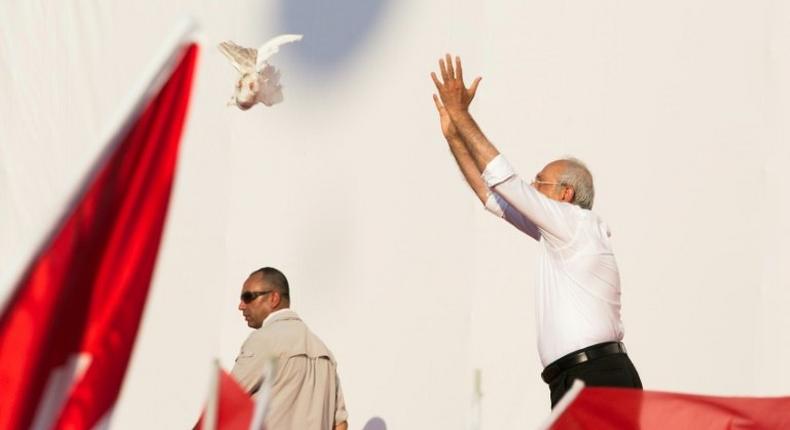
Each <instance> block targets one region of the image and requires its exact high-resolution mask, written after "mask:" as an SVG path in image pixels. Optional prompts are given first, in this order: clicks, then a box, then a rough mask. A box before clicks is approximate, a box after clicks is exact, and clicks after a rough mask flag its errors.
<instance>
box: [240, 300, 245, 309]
mask: <svg viewBox="0 0 790 430" xmlns="http://www.w3.org/2000/svg"><path fill="white" fill-rule="evenodd" d="M239 310H240V311H243V310H244V302H243V301H241V300H239Z"/></svg>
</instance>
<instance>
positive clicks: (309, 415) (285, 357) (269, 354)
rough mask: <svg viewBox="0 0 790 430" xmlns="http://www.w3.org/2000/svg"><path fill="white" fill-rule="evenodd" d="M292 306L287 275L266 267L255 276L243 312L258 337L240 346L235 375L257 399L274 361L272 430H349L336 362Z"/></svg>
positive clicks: (241, 304)
mask: <svg viewBox="0 0 790 430" xmlns="http://www.w3.org/2000/svg"><path fill="white" fill-rule="evenodd" d="M290 301H291V300H290V291H289V287H288V280H287V279H286V278H285V275H283V273H282V272H280V271H279V270H277V269H275V268H272V267H264V268H261V269H258V270H256V271H254V272H252V273H251V274H250V276H249V277H248V278H247V280H246V281H245V282H244V285H243V286H242V289H241V296H240V301H239V310H240V311H241V312H242V315H243V316H244V319H245V321H247V325H248V326H250V327H251V328H254V329H255V331H254V332H252V333H251V334H250V336H249V337H248V338H247V340H246V341H245V342H244V344H243V345H242V346H241V352H240V353H239V356H238V357H236V364H235V366H233V370H232V371H231V374H232V375H233V376H234V377H235V378H236V379H237V380H238V381H239V383H240V384H241V386H242V387H244V389H246V390H247V391H248V392H249V393H250V394H251V395H255V394H256V393H257V392H258V390H259V389H260V387H261V384H262V382H263V372H264V366H265V364H266V363H267V362H268V361H269V360H271V359H274V361H275V372H274V375H275V376H274V381H273V383H272V391H271V400H270V404H269V411H268V413H267V415H266V418H265V423H266V428H267V429H270V430H289V429H304V430H313V429H314V430H346V429H347V428H348V424H347V422H346V420H347V418H348V413H347V412H346V404H345V400H344V398H343V391H342V389H341V388H340V379H339V378H338V376H337V362H336V361H335V357H334V356H333V355H332V352H330V351H329V348H327V347H326V345H324V343H323V342H322V341H321V339H319V338H318V337H317V336H316V335H315V334H313V332H311V331H310V330H309V329H308V328H307V325H305V323H304V322H302V320H301V319H300V318H299V315H297V314H296V312H294V311H292V310H291V309H290V308H289V306H290Z"/></svg>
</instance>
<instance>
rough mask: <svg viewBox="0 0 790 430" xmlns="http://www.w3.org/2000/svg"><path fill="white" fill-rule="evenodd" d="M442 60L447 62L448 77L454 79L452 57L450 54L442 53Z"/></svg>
mask: <svg viewBox="0 0 790 430" xmlns="http://www.w3.org/2000/svg"><path fill="white" fill-rule="evenodd" d="M444 61H445V62H446V63H447V76H449V77H450V79H455V73H454V72H453V58H452V57H450V54H444Z"/></svg>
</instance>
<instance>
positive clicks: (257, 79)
mask: <svg viewBox="0 0 790 430" xmlns="http://www.w3.org/2000/svg"><path fill="white" fill-rule="evenodd" d="M301 39H302V35H301V34H283V35H280V36H277V37H274V38H272V39H271V40H269V41H268V42H266V43H264V44H263V46H261V47H260V48H258V49H253V48H244V47H241V46H239V45H236V44H235V43H233V42H231V41H228V42H222V43H220V44H219V46H218V48H219V50H220V52H222V53H223V54H225V56H226V57H228V59H229V60H230V62H231V64H233V67H235V68H236V70H238V71H239V80H238V82H236V88H235V89H234V92H233V96H232V97H231V99H230V101H229V102H228V105H232V104H235V105H236V106H238V107H239V109H241V110H247V109H249V108H251V107H253V106H254V105H255V104H256V103H263V104H265V105H266V106H271V105H273V104H275V103H279V102H281V101H283V89H282V87H281V86H280V72H279V71H278V70H277V69H275V68H274V66H272V65H271V64H269V63H268V62H267V60H268V59H269V58H270V57H271V56H272V55H274V54H276V53H277V52H279V51H280V46H281V45H284V44H286V43H290V42H296V41H297V40H301Z"/></svg>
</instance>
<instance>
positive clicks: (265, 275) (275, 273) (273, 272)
mask: <svg viewBox="0 0 790 430" xmlns="http://www.w3.org/2000/svg"><path fill="white" fill-rule="evenodd" d="M258 274H259V275H261V279H263V282H265V283H266V284H268V285H269V286H270V287H272V288H274V289H275V290H277V292H278V293H280V296H281V297H283V298H284V299H285V300H287V301H288V302H290V301H291V293H290V289H289V288H288V279H287V278H286V277H285V275H283V272H281V271H279V270H277V269H275V268H274V267H261V268H260V269H258V270H256V271H254V272H252V273H250V277H252V276H255V275H258Z"/></svg>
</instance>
